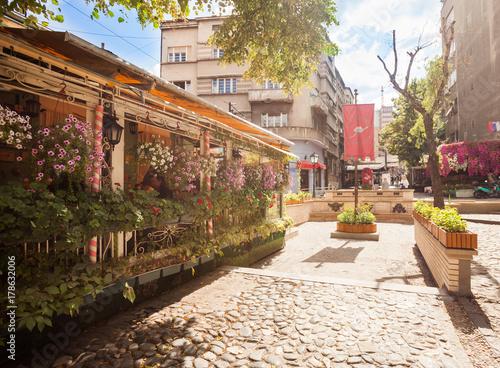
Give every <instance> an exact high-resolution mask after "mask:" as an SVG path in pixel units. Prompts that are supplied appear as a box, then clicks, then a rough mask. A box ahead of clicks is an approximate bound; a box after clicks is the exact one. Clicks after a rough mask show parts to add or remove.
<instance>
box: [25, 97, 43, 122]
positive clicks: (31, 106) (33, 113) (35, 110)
mask: <svg viewBox="0 0 500 368" xmlns="http://www.w3.org/2000/svg"><path fill="white" fill-rule="evenodd" d="M26 112H27V115H28V116H29V117H30V118H36V117H37V116H38V115H40V102H38V101H37V100H27V101H26Z"/></svg>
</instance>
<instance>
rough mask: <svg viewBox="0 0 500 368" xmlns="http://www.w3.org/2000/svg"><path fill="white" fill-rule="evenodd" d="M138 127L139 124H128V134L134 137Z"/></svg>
mask: <svg viewBox="0 0 500 368" xmlns="http://www.w3.org/2000/svg"><path fill="white" fill-rule="evenodd" d="M138 127H139V124H137V123H136V122H133V121H129V122H128V129H129V130H130V134H132V135H136V134H137V128H138Z"/></svg>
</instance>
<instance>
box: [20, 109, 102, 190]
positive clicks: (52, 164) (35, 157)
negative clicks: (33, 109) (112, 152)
mask: <svg viewBox="0 0 500 368" xmlns="http://www.w3.org/2000/svg"><path fill="white" fill-rule="evenodd" d="M99 137H102V133H101V132H99ZM30 153H31V161H32V166H33V170H32V174H33V176H34V177H33V178H32V179H34V180H36V181H41V182H51V181H52V180H54V179H55V178H57V177H61V175H62V176H67V178H69V179H70V180H72V181H73V182H77V181H81V180H87V181H93V180H94V170H98V169H100V168H101V167H102V161H103V153H102V152H100V147H98V146H97V145H96V144H95V140H94V133H93V130H92V126H91V123H89V122H86V123H83V122H81V121H79V120H78V119H77V118H75V117H74V116H72V115H69V117H68V118H66V120H65V121H64V122H60V123H58V124H56V125H53V126H50V127H45V128H43V129H40V130H38V131H37V132H36V133H35V134H34V137H33V144H32V148H31V152H30Z"/></svg>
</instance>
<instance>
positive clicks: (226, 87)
mask: <svg viewBox="0 0 500 368" xmlns="http://www.w3.org/2000/svg"><path fill="white" fill-rule="evenodd" d="M212 93H236V78H219V79H212Z"/></svg>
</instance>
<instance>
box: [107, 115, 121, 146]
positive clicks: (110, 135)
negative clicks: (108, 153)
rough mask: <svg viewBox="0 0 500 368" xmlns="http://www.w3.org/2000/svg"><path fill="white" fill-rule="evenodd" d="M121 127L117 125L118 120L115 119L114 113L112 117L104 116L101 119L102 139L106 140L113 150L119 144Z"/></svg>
mask: <svg viewBox="0 0 500 368" xmlns="http://www.w3.org/2000/svg"><path fill="white" fill-rule="evenodd" d="M122 132H123V127H122V126H121V125H120V124H118V118H117V117H116V112H115V113H114V115H106V116H105V117H104V118H103V119H102V133H103V135H104V137H105V138H106V139H107V140H108V142H109V144H111V146H112V147H113V151H114V150H115V146H116V145H117V144H118V143H120V140H121V138H122Z"/></svg>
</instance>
